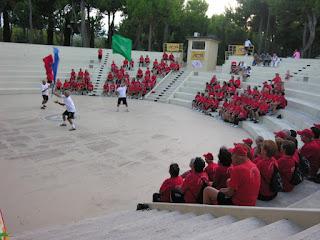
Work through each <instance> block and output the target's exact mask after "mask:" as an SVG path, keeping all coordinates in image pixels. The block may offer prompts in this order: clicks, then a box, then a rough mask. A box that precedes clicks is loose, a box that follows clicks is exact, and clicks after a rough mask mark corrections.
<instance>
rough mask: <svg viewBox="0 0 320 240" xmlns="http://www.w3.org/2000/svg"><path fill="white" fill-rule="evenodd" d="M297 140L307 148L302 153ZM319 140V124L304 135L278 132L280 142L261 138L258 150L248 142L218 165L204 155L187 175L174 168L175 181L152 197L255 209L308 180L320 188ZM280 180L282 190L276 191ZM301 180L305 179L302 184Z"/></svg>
mask: <svg viewBox="0 0 320 240" xmlns="http://www.w3.org/2000/svg"><path fill="white" fill-rule="evenodd" d="M297 134H298V135H300V137H301V140H302V142H303V143H304V145H303V147H301V148H300V149H298V141H297V139H296V137H297ZM319 136H320V124H314V126H313V127H311V128H310V129H304V130H302V131H297V132H296V131H294V130H283V131H279V132H275V141H272V140H264V139H263V138H262V137H258V138H257V139H256V141H255V142H256V147H254V148H253V147H252V145H253V141H252V140H251V139H250V138H248V139H244V140H243V142H242V143H236V144H234V148H230V149H227V148H226V147H221V148H220V150H219V154H218V159H219V161H218V163H215V162H214V156H213V154H212V153H206V154H204V155H203V157H204V160H203V159H202V158H201V157H197V158H195V159H191V162H190V168H191V169H190V170H189V171H187V172H185V173H183V174H182V175H179V172H180V169H179V166H178V164H176V163H173V164H171V165H170V168H169V173H170V178H168V179H166V180H165V181H164V182H163V183H162V185H161V187H160V190H159V193H155V194H154V195H153V201H155V202H157V201H160V202H176V203H200V204H218V205H239V206H255V205H256V201H257V199H259V200H261V201H270V200H272V199H274V198H275V197H276V196H277V194H278V192H279V191H282V192H291V191H292V190H293V189H294V187H295V185H298V184H299V183H301V181H303V178H304V177H307V178H308V179H309V180H311V181H314V182H316V183H320V173H318V172H319V170H320V139H319ZM205 162H206V164H207V165H206V166H205ZM306 162H307V163H309V164H305V163H306ZM302 163H304V165H302ZM302 166H305V167H304V168H303V167H302ZM306 166H307V167H306ZM275 173H278V175H277V174H275ZM299 174H301V175H299ZM277 176H278V178H279V181H280V183H281V186H282V189H281V190H279V189H278V190H275V189H274V187H273V185H274V181H275V180H274V178H275V177H277ZM297 176H301V179H300V181H297Z"/></svg>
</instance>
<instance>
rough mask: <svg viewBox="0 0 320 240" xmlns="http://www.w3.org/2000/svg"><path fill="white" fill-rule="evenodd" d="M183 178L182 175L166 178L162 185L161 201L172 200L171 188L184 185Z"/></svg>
mask: <svg viewBox="0 0 320 240" xmlns="http://www.w3.org/2000/svg"><path fill="white" fill-rule="evenodd" d="M182 184H183V178H182V177H181V176H178V177H174V178H168V179H166V180H165V181H164V182H163V183H162V185H161V187H160V191H159V192H160V195H161V197H160V198H161V202H170V192H171V190H173V189H175V188H177V187H180V186H182Z"/></svg>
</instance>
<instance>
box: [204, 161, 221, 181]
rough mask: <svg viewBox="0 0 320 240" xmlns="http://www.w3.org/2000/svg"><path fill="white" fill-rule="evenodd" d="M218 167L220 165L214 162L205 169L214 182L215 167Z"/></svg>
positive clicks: (210, 179)
mask: <svg viewBox="0 0 320 240" xmlns="http://www.w3.org/2000/svg"><path fill="white" fill-rule="evenodd" d="M217 167H218V164H216V163H214V162H212V163H209V164H208V166H207V167H206V168H205V169H204V171H205V172H206V173H207V175H208V178H209V181H210V182H213V172H214V169H215V168H217Z"/></svg>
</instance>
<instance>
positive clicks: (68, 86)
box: [63, 79, 70, 90]
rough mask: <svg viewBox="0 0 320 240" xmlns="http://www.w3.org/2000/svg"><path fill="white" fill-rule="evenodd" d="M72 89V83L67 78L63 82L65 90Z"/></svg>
mask: <svg viewBox="0 0 320 240" xmlns="http://www.w3.org/2000/svg"><path fill="white" fill-rule="evenodd" d="M69 89H70V83H69V82H68V80H67V79H66V80H65V81H64V83H63V90H69Z"/></svg>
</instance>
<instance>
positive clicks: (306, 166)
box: [299, 154, 310, 176]
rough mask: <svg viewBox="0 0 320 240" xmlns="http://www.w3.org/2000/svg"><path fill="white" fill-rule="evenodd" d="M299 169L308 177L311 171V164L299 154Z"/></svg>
mask: <svg viewBox="0 0 320 240" xmlns="http://www.w3.org/2000/svg"><path fill="white" fill-rule="evenodd" d="M299 168H300V171H301V173H302V174H303V175H304V176H306V175H308V173H309V171H310V162H309V160H308V159H307V158H306V157H303V156H301V155H300V154H299Z"/></svg>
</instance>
